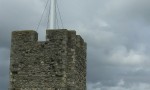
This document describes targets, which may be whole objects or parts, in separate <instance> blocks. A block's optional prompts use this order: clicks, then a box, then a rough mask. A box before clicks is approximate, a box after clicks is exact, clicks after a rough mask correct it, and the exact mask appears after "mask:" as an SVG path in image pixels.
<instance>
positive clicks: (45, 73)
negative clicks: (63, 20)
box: [9, 29, 86, 90]
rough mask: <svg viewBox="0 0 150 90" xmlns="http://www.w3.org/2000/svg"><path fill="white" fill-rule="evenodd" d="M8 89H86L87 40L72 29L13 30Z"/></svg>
mask: <svg viewBox="0 0 150 90" xmlns="http://www.w3.org/2000/svg"><path fill="white" fill-rule="evenodd" d="M9 90H86V43H85V42H84V40H83V39H82V38H81V37H80V36H79V35H76V32H75V31H68V30H66V29H61V30H56V29H55V30H47V31H46V41H38V34H37V32H35V31H33V30H27V31H14V32H12V42H11V57H10V87H9Z"/></svg>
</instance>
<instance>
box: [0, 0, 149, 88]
mask: <svg viewBox="0 0 150 90" xmlns="http://www.w3.org/2000/svg"><path fill="white" fill-rule="evenodd" d="M45 2H46V0H0V90H7V87H8V80H9V78H8V77H9V57H10V51H9V50H10V40H11V31H13V30H27V29H33V30H35V29H36V27H37V24H38V22H39V20H40V17H41V14H42V11H43V9H44V5H45ZM58 2H59V7H60V11H61V15H62V19H63V22H64V26H65V28H67V29H73V30H76V31H77V34H80V35H81V36H82V37H83V38H84V39H85V41H86V42H87V44H88V50H87V52H88V53H87V54H88V55H87V56H88V57H87V60H88V62H87V65H88V66H87V87H88V89H87V90H150V78H149V76H150V61H149V59H150V41H149V37H150V0H58ZM44 20H46V16H45V18H44ZM44 20H43V21H42V24H41V26H40V29H39V30H38V33H39V40H44V38H45V29H46V23H45V21H44Z"/></svg>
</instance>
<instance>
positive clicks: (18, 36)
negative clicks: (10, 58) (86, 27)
mask: <svg viewBox="0 0 150 90" xmlns="http://www.w3.org/2000/svg"><path fill="white" fill-rule="evenodd" d="M73 39H74V40H75V41H76V43H75V42H74V44H77V45H78V46H83V45H84V43H85V42H84V40H83V39H82V37H81V36H80V35H76V31H73V30H72V31H68V30H67V29H58V30H55V29H54V30H46V41H45V42H56V41H58V40H59V41H62V42H65V41H68V42H70V43H72V42H73V41H72V40H73ZM15 42H16V44H19V42H20V43H26V42H38V33H37V32H36V31H34V30H23V31H13V32H12V43H15Z"/></svg>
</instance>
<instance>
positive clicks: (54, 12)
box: [49, 0, 56, 29]
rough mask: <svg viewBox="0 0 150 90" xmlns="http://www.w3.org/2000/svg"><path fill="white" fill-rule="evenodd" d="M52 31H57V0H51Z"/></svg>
mask: <svg viewBox="0 0 150 90" xmlns="http://www.w3.org/2000/svg"><path fill="white" fill-rule="evenodd" d="M49 19H50V27H49V28H50V29H56V0H51V10H50V18H49Z"/></svg>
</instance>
